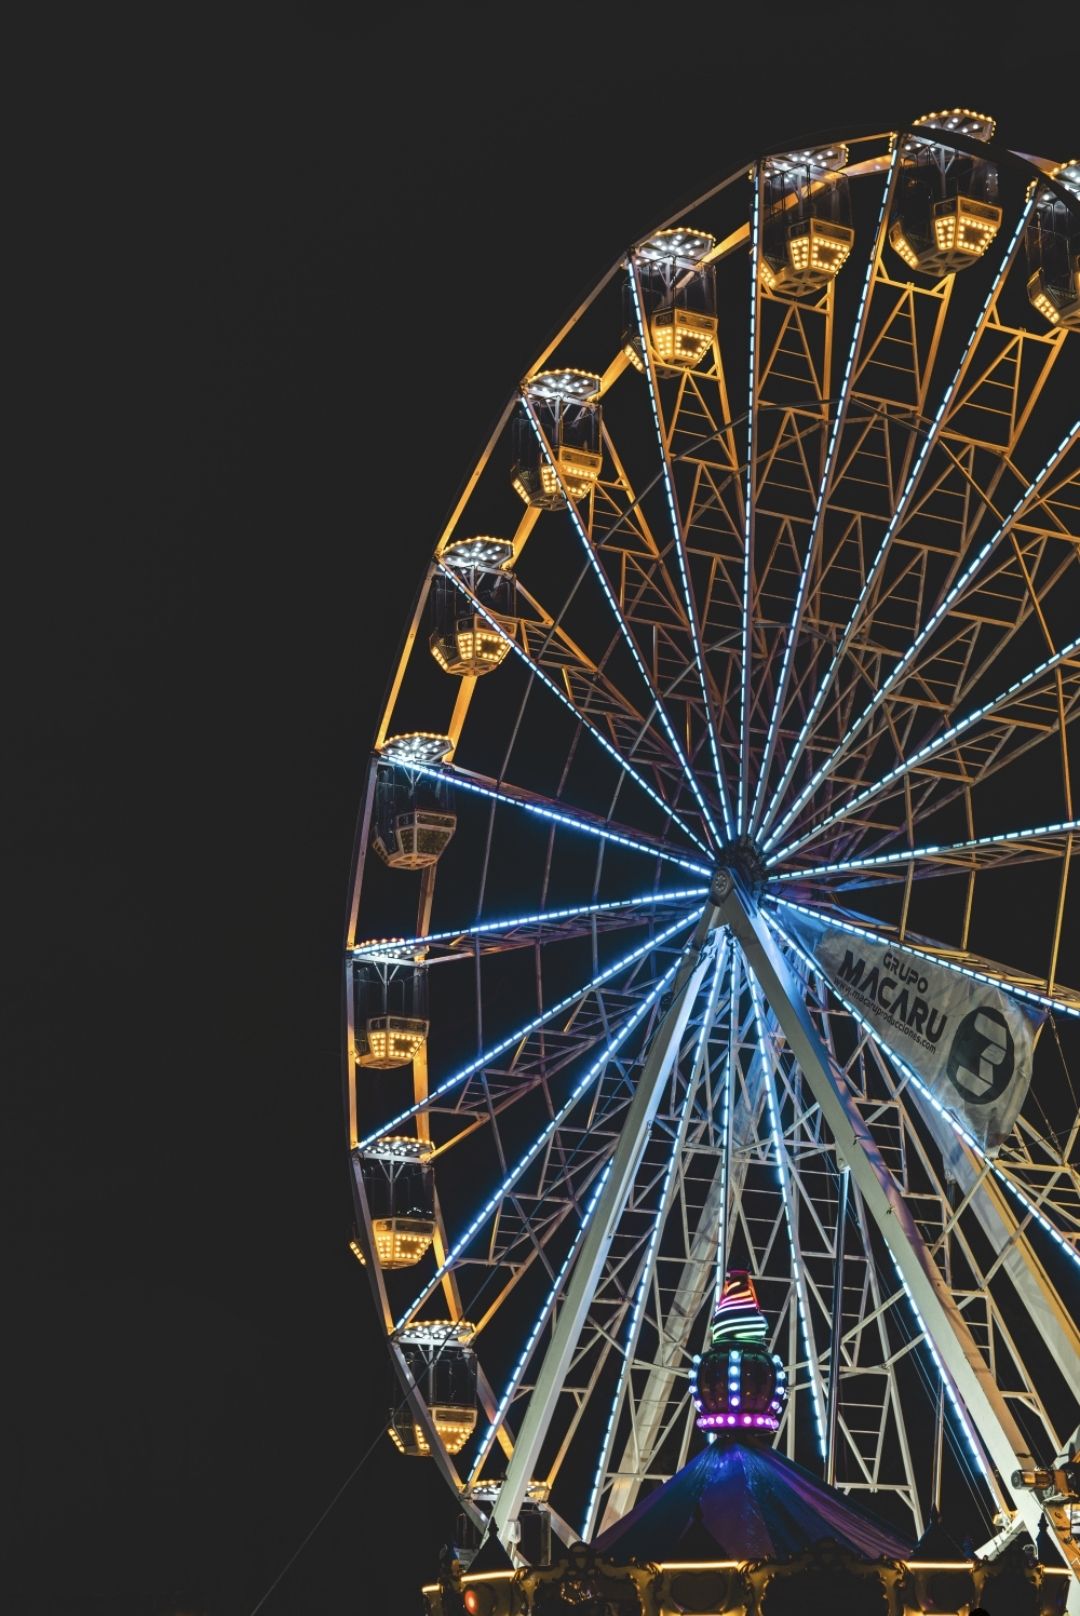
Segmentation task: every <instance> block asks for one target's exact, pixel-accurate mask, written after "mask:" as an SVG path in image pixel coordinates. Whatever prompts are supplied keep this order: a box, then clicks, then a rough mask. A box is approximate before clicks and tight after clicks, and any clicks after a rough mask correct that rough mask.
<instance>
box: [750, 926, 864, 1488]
mask: <svg viewBox="0 0 1080 1616" xmlns="http://www.w3.org/2000/svg"><path fill="white" fill-rule="evenodd" d="M743 957H744V960H745V955H744V956H743ZM746 979H747V982H748V983H749V985H750V998H751V1002H752V1003H753V1006H754V1023H755V1026H756V1028H757V1046H758V1054H759V1055H760V1057H761V1070H762V1077H763V1079H764V1082H765V1098H766V1099H767V1101H768V1105H769V1129H770V1132H771V1133H772V1138H773V1149H774V1150H775V1151H776V1176H777V1179H778V1180H779V1183H780V1199H781V1201H782V1203H783V1207H784V1223H785V1225H786V1227H787V1235H788V1250H789V1252H790V1254H791V1278H792V1282H793V1284H794V1286H795V1301H796V1304H797V1307H798V1312H799V1328H800V1332H801V1334H802V1341H803V1351H804V1352H805V1354H806V1372H807V1374H808V1375H809V1377H810V1391H811V1394H812V1401H813V1405H814V1424H815V1425H816V1426H817V1439H818V1451H819V1453H820V1454H821V1457H822V1459H824V1458H825V1456H826V1443H825V1410H824V1408H823V1406H822V1396H823V1392H822V1387H821V1366H820V1364H819V1363H818V1357H817V1352H816V1351H815V1349H814V1345H813V1342H812V1339H811V1335H810V1318H809V1312H810V1298H809V1296H808V1295H807V1292H806V1276H805V1274H804V1273H803V1271H802V1267H801V1264H800V1262H799V1256H798V1252H799V1245H798V1239H797V1234H796V1223H795V1219H796V1217H797V1215H798V1208H797V1207H796V1206H795V1202H794V1196H793V1195H792V1191H791V1165H790V1163H789V1161H788V1155H787V1148H786V1146H785V1144H784V1138H783V1134H782V1133H781V1130H780V1112H779V1106H778V1103H777V1099H776V1078H775V1073H774V1071H773V1063H772V1058H771V1056H770V1054H769V1046H768V1043H767V1041H766V1038H765V1022H764V1018H763V1015H762V1006H761V990H760V986H759V984H758V980H757V977H756V976H755V975H754V973H753V971H752V970H751V969H750V966H749V961H747V962H746ZM840 1282H841V1276H839V1275H837V1279H836V1283H837V1284H839V1283H840ZM794 1369H795V1365H794V1364H793V1365H792V1374H793V1378H794Z"/></svg>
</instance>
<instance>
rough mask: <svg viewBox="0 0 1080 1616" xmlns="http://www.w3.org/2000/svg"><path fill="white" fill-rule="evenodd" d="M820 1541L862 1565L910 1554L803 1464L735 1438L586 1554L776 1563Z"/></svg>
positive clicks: (901, 1542)
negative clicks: (853, 1556)
mask: <svg viewBox="0 0 1080 1616" xmlns="http://www.w3.org/2000/svg"><path fill="white" fill-rule="evenodd" d="M822 1538H832V1539H833V1540H834V1541H835V1542H836V1543H838V1544H839V1545H840V1546H841V1547H842V1548H845V1549H848V1550H850V1551H851V1552H852V1553H853V1554H857V1555H860V1556H862V1557H863V1558H864V1559H869V1560H876V1559H878V1558H879V1557H880V1556H881V1555H887V1556H889V1557H890V1558H898V1557H902V1556H905V1555H908V1554H910V1552H911V1544H910V1543H909V1542H906V1541H905V1540H904V1539H903V1538H901V1537H900V1536H898V1534H897V1533H895V1532H894V1531H892V1529H891V1528H890V1527H888V1526H886V1525H885V1524H884V1522H882V1521H878V1520H876V1519H875V1517H874V1516H873V1515H871V1514H870V1513H869V1512H868V1511H866V1510H864V1509H861V1508H860V1507H859V1506H858V1505H857V1504H854V1503H852V1502H851V1500H850V1499H847V1498H845V1497H844V1496H843V1494H842V1493H839V1492H837V1491H836V1489H835V1488H833V1487H829V1486H828V1485H827V1484H826V1483H825V1482H823V1481H819V1480H818V1478H817V1477H816V1476H812V1475H811V1474H810V1472H809V1471H808V1470H804V1469H803V1468H802V1467H801V1465H797V1464H793V1463H792V1461H791V1460H790V1459H786V1458H784V1456H783V1455H782V1454H780V1453H777V1452H775V1450H774V1449H772V1448H765V1447H759V1446H757V1445H756V1444H755V1443H754V1442H753V1441H752V1440H748V1441H743V1440H741V1439H740V1438H738V1437H734V1436H733V1437H725V1438H722V1439H721V1440H720V1441H718V1442H716V1443H715V1444H714V1445H713V1446H712V1447H709V1448H706V1449H705V1451H704V1453H699V1454H698V1456H697V1458H696V1459H692V1460H691V1461H690V1463H689V1464H688V1465H686V1466H684V1468H683V1469H682V1470H680V1471H679V1472H678V1474H677V1475H675V1476H672V1478H671V1480H670V1481H668V1482H665V1484H664V1485H663V1486H662V1487H658V1488H657V1489H656V1491H655V1492H652V1493H650V1494H649V1495H648V1497H647V1498H645V1499H643V1501H642V1502H641V1503H640V1504H638V1506H637V1508H636V1509H633V1510H631V1512H630V1514H629V1515H624V1516H623V1518H622V1520H621V1521H617V1522H616V1523H615V1525H614V1526H612V1527H609V1528H608V1530H607V1531H606V1532H603V1533H601V1535H600V1536H599V1537H598V1538H597V1539H596V1540H595V1542H594V1544H593V1547H594V1548H595V1549H596V1551H597V1553H599V1554H604V1555H611V1556H613V1557H616V1558H618V1559H623V1560H624V1559H629V1558H630V1557H631V1556H633V1557H634V1558H636V1559H638V1560H659V1561H662V1560H698V1559H700V1560H705V1559H711V1560H758V1559H776V1560H780V1559H784V1558H786V1557H787V1556H789V1555H792V1554H798V1553H800V1552H801V1551H802V1550H803V1549H806V1548H809V1547H810V1545H811V1544H813V1543H817V1542H819V1541H820V1540H821V1539H822Z"/></svg>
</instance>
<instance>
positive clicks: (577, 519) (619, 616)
mask: <svg viewBox="0 0 1080 1616" xmlns="http://www.w3.org/2000/svg"><path fill="white" fill-rule="evenodd" d="M522 403H523V406H524V408H525V411H526V413H527V415H528V418H529V421H530V422H531V424H532V428H533V431H534V432H535V434H536V437H537V441H538V442H539V444H540V448H541V451H542V453H543V455H544V457H545V459H546V460H547V462H548V464H549V466H550V467H551V468H552V470H553V472H554V473H555V475H556V476H557V477H558V479H559V483H560V486H561V488H562V491H563V494H564V496H565V499H566V509H567V511H568V513H569V515H570V520H571V522H572V523H573V526H574V530H575V532H576V533H577V535H578V538H579V539H580V541H581V544H582V547H583V549H584V551H585V555H586V558H587V560H588V561H589V563H590V565H591V567H592V570H593V573H594V575H595V577H596V579H597V581H598V582H599V584H600V588H601V591H602V593H603V595H604V598H605V600H606V601H607V604H608V607H609V609H610V611H611V612H612V615H613V616H614V618H615V623H616V626H617V628H618V630H619V633H620V635H621V636H622V639H623V643H624V644H625V646H626V648H627V650H628V651H629V653H630V656H631V659H632V661H633V663H634V666H635V667H636V668H637V671H638V673H639V675H640V677H641V680H642V683H643V684H644V686H645V689H646V690H647V692H648V694H649V697H650V698H651V701H652V705H653V709H654V710H655V713H656V716H657V718H658V719H659V722H660V726H661V728H662V729H663V731H664V734H665V735H666V737H667V740H668V744H669V745H670V747H671V749H672V751H673V752H674V754H675V756H676V758H677V759H678V760H679V763H680V765H681V766H682V770H683V773H684V775H685V777H686V783H687V786H688V787H689V790H690V792H691V794H692V795H693V797H694V798H695V800H696V802H697V805H698V807H699V809H700V810H701V814H702V818H703V819H704V821H705V823H706V825H707V826H708V827H709V832H710V834H711V835H712V836H713V838H714V840H717V841H718V840H719V839H720V838H719V835H718V832H717V830H716V826H715V823H714V821H713V817H712V814H711V812H710V810H709V806H708V803H707V802H706V800H705V797H704V795H703V793H702V790H701V786H700V785H699V784H698V779H697V775H696V773H695V772H694V770H693V769H692V768H691V766H690V763H689V761H688V759H687V756H686V753H685V751H684V750H683V747H682V745H681V743H680V741H679V738H678V735H677V734H676V732H675V728H674V726H673V724H672V722H671V719H670V717H669V715H668V712H667V709H666V708H665V706H664V703H663V701H662V699H661V696H660V693H659V691H658V690H657V688H656V686H655V684H654V682H653V678H652V675H651V674H650V672H649V669H648V667H647V665H646V663H645V659H644V657H643V656H642V653H641V650H640V648H639V646H638V643H637V640H636V638H635V636H634V634H633V632H632V631H631V628H630V625H629V623H628V622H627V620H626V616H625V614H624V612H623V610H622V608H621V606H620V605H619V602H618V600H617V599H616V598H615V593H614V591H613V589H612V587H611V585H610V583H609V582H608V578H607V574H606V573H605V571H604V569H603V567H602V566H601V564H600V562H599V560H598V559H597V556H596V551H595V547H594V546H593V545H592V543H591V542H590V540H589V535H588V532H587V530H586V527H585V524H584V523H583V521H582V519H581V515H580V513H579V511H578V507H577V502H576V500H574V499H573V498H572V497H571V495H570V493H569V492H568V491H567V488H566V484H565V480H564V479H563V476H562V473H561V471H560V470H559V467H558V465H557V463H556V458H555V455H554V453H553V451H552V448H551V445H550V444H549V443H548V440H547V437H546V435H545V433H544V430H543V428H542V426H541V425H540V421H539V419H538V417H537V414H536V411H535V409H534V408H533V406H532V404H531V403H530V401H529V399H528V398H523V400H522Z"/></svg>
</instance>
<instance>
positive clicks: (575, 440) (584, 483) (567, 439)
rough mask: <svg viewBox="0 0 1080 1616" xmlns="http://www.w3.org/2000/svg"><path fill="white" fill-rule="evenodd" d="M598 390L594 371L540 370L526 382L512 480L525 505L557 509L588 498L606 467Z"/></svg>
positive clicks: (522, 391) (515, 432) (515, 424)
mask: <svg viewBox="0 0 1080 1616" xmlns="http://www.w3.org/2000/svg"><path fill="white" fill-rule="evenodd" d="M599 391H600V377H599V376H597V375H594V373H593V372H592V371H590V370H542V371H539V372H538V373H537V374H536V375H535V376H531V377H530V378H529V380H528V381H527V382H525V383H524V384H523V386H522V389H521V408H520V411H519V414H518V416H517V419H516V420H515V422H514V463H513V467H512V470H511V473H510V480H511V483H512V485H513V488H514V490H515V492H516V493H517V494H518V495H519V496H520V498H521V499H523V500H524V501H525V504H526V505H535V506H536V507H537V508H538V509H539V510H542V511H558V510H562V508H563V507H564V506H565V505H566V502H567V500H568V499H572V500H574V502H575V503H576V502H577V501H578V500H582V499H587V498H588V496H589V493H590V492H591V490H592V487H593V484H594V483H595V482H596V479H597V478H598V477H599V475H600V468H601V467H602V465H603V463H604V459H603V455H602V454H601V452H600V403H599V400H598V397H597V395H598V393H599Z"/></svg>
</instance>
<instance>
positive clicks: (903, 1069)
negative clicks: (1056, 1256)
mask: <svg viewBox="0 0 1080 1616" xmlns="http://www.w3.org/2000/svg"><path fill="white" fill-rule="evenodd" d="M765 920H766V922H767V923H768V926H769V929H770V931H772V933H773V935H774V936H775V937H777V938H778V939H779V941H780V942H781V943H783V944H785V945H786V946H787V947H788V948H790V949H792V950H793V951H794V952H795V953H796V954H797V955H798V956H799V958H800V959H801V960H802V961H803V963H804V965H806V967H807V969H808V970H810V971H813V972H814V973H815V975H817V976H821V975H822V971H821V967H820V966H819V965H817V964H816V963H815V962H814V960H813V959H812V958H811V957H810V955H809V954H808V953H807V952H806V950H805V949H804V948H803V947H802V945H801V944H800V943H799V941H798V939H797V938H795V937H793V936H792V935H791V933H790V932H788V931H787V930H786V929H785V928H784V927H783V926H781V925H780V924H779V923H778V922H777V921H776V920H774V919H773V917H772V916H771V915H769V914H766V915H765ZM825 980H826V981H827V982H828V984H829V992H830V993H831V994H832V995H833V997H834V998H835V999H837V1000H838V1001H839V1002H840V1004H842V1005H843V1007H844V1009H845V1010H846V1011H847V1013H848V1015H849V1016H851V1017H852V1019H853V1020H854V1021H857V1022H858V1024H859V1026H860V1027H861V1028H862V1029H863V1031H864V1032H865V1033H866V1034H867V1036H868V1037H869V1038H871V1039H872V1040H873V1042H874V1043H875V1044H876V1045H877V1047H878V1049H880V1050H881V1052H882V1054H883V1055H885V1056H886V1057H887V1058H888V1059H889V1061H891V1063H892V1064H893V1066H895V1067H896V1069H897V1071H898V1072H900V1073H901V1074H902V1075H903V1076H904V1078H905V1079H906V1080H907V1082H909V1083H911V1084H912V1085H913V1086H914V1088H916V1089H917V1090H918V1092H919V1093H920V1094H921V1095H922V1097H923V1099H924V1100H926V1101H927V1103H928V1104H929V1105H932V1106H933V1108H934V1110H935V1111H936V1112H937V1113H938V1115H939V1116H940V1117H942V1118H943V1119H944V1120H945V1121H946V1122H947V1123H948V1124H949V1127H950V1128H951V1129H952V1131H953V1133H955V1134H956V1136H957V1138H958V1139H962V1140H963V1142H964V1144H965V1145H967V1147H968V1149H969V1150H970V1151H971V1152H972V1154H973V1155H974V1156H975V1157H976V1159H977V1160H978V1161H979V1162H980V1163H981V1164H982V1166H984V1167H988V1168H989V1169H990V1171H991V1172H992V1173H993V1174H994V1176H995V1178H997V1179H998V1180H999V1181H1000V1183H1002V1184H1003V1185H1004V1186H1005V1188H1006V1189H1007V1190H1008V1191H1009V1192H1010V1194H1011V1195H1013V1196H1014V1197H1015V1199H1016V1200H1017V1201H1019V1202H1020V1205H1021V1206H1022V1207H1023V1209H1024V1211H1025V1212H1026V1213H1027V1214H1028V1215H1029V1216H1030V1217H1032V1218H1034V1219H1035V1221H1036V1223H1038V1225H1039V1227H1040V1228H1041V1229H1042V1230H1043V1231H1044V1232H1045V1233H1046V1234H1048V1235H1049V1236H1050V1238H1051V1239H1052V1240H1054V1241H1055V1242H1056V1244H1057V1245H1058V1246H1060V1248H1061V1250H1062V1251H1064V1252H1065V1253H1066V1255H1067V1256H1068V1257H1069V1258H1070V1259H1071V1260H1072V1262H1073V1263H1074V1264H1075V1265H1076V1267H1078V1268H1080V1251H1078V1250H1077V1249H1076V1248H1075V1247H1074V1246H1072V1245H1070V1243H1069V1241H1068V1240H1066V1238H1065V1236H1064V1235H1063V1234H1061V1233H1060V1232H1059V1231H1058V1229H1056V1228H1055V1227H1054V1225H1053V1224H1052V1223H1051V1222H1050V1220H1049V1218H1048V1217H1047V1216H1046V1215H1045V1213H1044V1212H1043V1211H1042V1210H1041V1209H1040V1207H1039V1206H1038V1205H1037V1204H1036V1203H1035V1202H1034V1201H1032V1200H1031V1199H1030V1198H1029V1197H1028V1196H1027V1195H1026V1194H1025V1193H1024V1191H1023V1190H1022V1189H1020V1187H1019V1186H1018V1185H1017V1184H1016V1182H1015V1181H1014V1180H1013V1179H1012V1178H1011V1177H1010V1176H1009V1174H1008V1173H1007V1172H1006V1171H1005V1170H1004V1169H1003V1168H1002V1167H1001V1166H1000V1165H999V1163H998V1162H996V1161H995V1160H994V1159H993V1157H991V1156H988V1155H987V1154H986V1152H985V1151H984V1150H983V1148H982V1146H981V1145H980V1144H979V1143H978V1141H977V1140H976V1139H975V1138H974V1137H973V1135H972V1134H970V1133H969V1132H968V1130H967V1129H966V1128H965V1127H964V1126H963V1125H962V1124H961V1123H960V1122H959V1121H958V1120H957V1118H956V1117H955V1116H954V1115H953V1113H952V1112H951V1111H950V1110H949V1109H948V1107H947V1106H944V1105H942V1103H941V1101H940V1100H939V1099H938V1098H937V1096H936V1095H935V1094H934V1093H933V1092H932V1091H931V1090H930V1089H928V1088H927V1086H926V1084H925V1083H924V1082H923V1080H922V1078H921V1077H920V1076H919V1074H918V1073H917V1072H916V1071H915V1070H914V1068H913V1067H911V1066H909V1065H908V1063H907V1061H905V1060H903V1059H902V1058H901V1057H900V1056H899V1055H898V1054H897V1053H896V1051H895V1050H894V1049H893V1048H892V1047H891V1046H890V1045H889V1044H887V1043H886V1042H885V1040H884V1039H883V1038H882V1037H881V1034H880V1033H879V1032H877V1030H876V1029H875V1028H874V1027H872V1026H871V1025H870V1023H869V1021H867V1020H866V1017H865V1016H862V1015H860V1014H859V1012H858V1010H856V1008H855V1006H854V1005H853V1004H852V1003H851V1002H850V1000H849V999H846V998H845V997H844V995H843V994H842V993H841V992H839V990H838V989H837V988H836V987H834V986H833V982H832V979H831V978H830V977H826V978H825Z"/></svg>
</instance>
